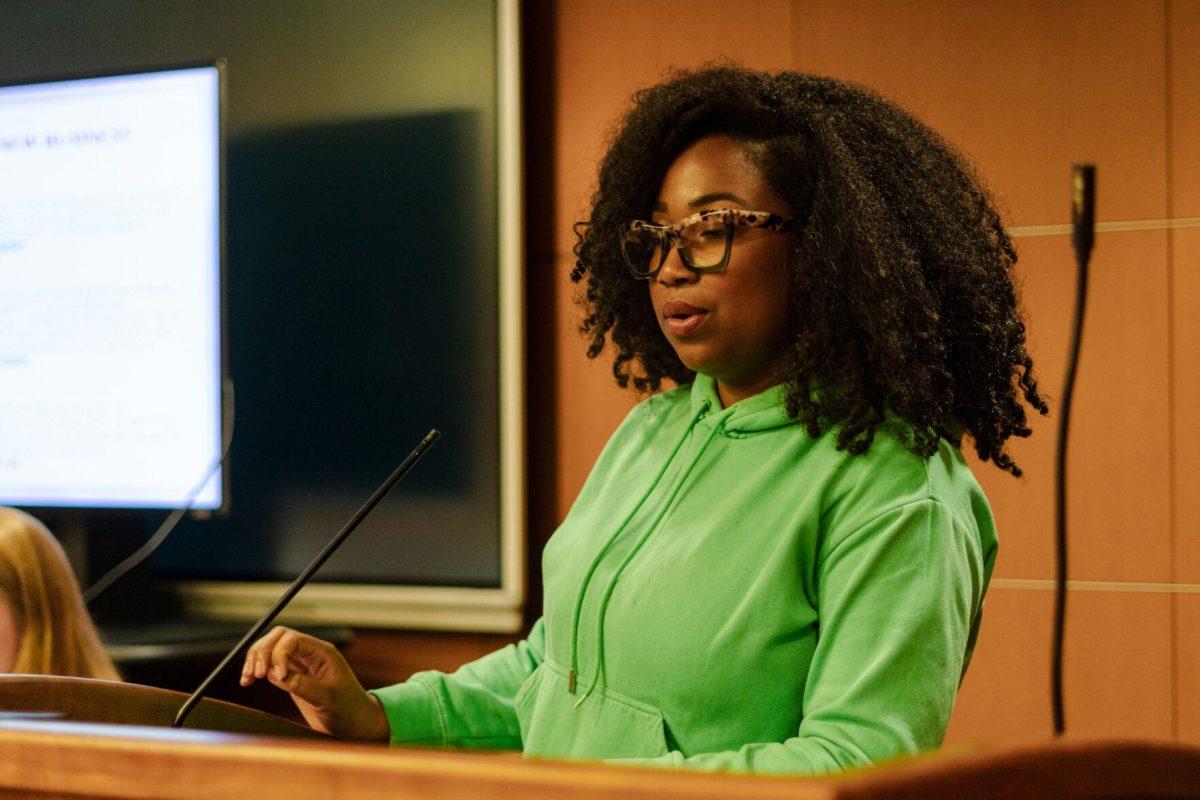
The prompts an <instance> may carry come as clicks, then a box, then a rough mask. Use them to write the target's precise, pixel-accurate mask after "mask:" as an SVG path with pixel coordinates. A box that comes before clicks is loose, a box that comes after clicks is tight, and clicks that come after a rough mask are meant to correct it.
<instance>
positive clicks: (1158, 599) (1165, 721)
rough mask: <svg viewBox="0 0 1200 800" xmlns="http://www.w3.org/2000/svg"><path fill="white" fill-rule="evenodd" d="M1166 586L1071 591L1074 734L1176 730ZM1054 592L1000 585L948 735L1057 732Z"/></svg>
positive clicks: (992, 738) (1010, 739) (990, 737)
mask: <svg viewBox="0 0 1200 800" xmlns="http://www.w3.org/2000/svg"><path fill="white" fill-rule="evenodd" d="M1170 603H1171V596H1170V595H1167V594H1151V593H1134V592H1071V594H1070V596H1069V598H1068V603H1067V608H1068V615H1069V621H1068V626H1067V643H1066V655H1065V658H1064V662H1063V663H1064V704H1065V707H1066V712H1067V732H1068V734H1072V735H1085V736H1087V735H1108V736H1122V737H1125V736H1133V737H1136V736H1148V737H1155V738H1169V737H1170V736H1171V713H1172V712H1171V688H1170V650H1171V631H1170V620H1169V606H1170ZM1052 604H1053V594H1052V592H1049V591H1041V590H1028V591H1027V590H1013V589H996V590H994V591H993V592H992V593H991V594H990V595H989V597H988V599H987V603H986V605H985V610H984V621H983V627H982V628H981V631H980V638H979V645H978V648H977V651H976V654H975V658H974V659H973V661H972V663H971V666H970V669H969V670H968V672H967V676H966V679H965V680H964V681H963V685H962V689H961V690H960V691H959V694H958V701H957V703H956V706H955V709H954V715H953V718H952V719H951V723H950V731H949V733H948V734H947V737H946V741H947V743H959V742H976V743H983V744H987V745H1001V744H1013V743H1017V742H1022V741H1029V740H1032V739H1043V740H1044V739H1045V738H1047V737H1048V736H1050V735H1051V734H1052V724H1051V716H1050V612H1051V609H1052Z"/></svg>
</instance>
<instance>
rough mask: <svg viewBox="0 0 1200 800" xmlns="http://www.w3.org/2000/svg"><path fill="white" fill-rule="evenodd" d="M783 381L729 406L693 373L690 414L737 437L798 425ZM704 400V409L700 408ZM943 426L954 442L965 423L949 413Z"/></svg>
mask: <svg viewBox="0 0 1200 800" xmlns="http://www.w3.org/2000/svg"><path fill="white" fill-rule="evenodd" d="M785 386H786V385H785V384H783V383H777V384H775V385H774V386H772V387H771V388H770V389H766V390H765V391H762V392H759V393H758V394H756V395H754V396H752V397H747V398H746V399H745V400H742V401H740V402H737V403H734V404H733V405H732V406H730V407H729V408H725V407H723V406H722V405H721V397H720V395H718V394H717V381H716V379H715V378H713V377H712V376H710V375H705V374H703V373H699V372H698V373H696V379H695V381H693V383H692V389H691V407H692V414H693V416H694V417H695V416H699V418H701V419H703V418H705V417H714V418H716V419H717V420H718V422H719V424H720V426H721V428H722V430H723V431H724V432H725V433H726V434H727V435H729V436H733V437H734V438H737V437H738V436H739V435H744V434H751V433H761V432H763V431H769V430H774V429H775V428H783V427H787V426H788V425H800V424H801V423H800V420H797V419H793V418H791V417H789V416H788V415H787V407H786V402H785V397H784V393H785ZM812 398H813V400H819V399H820V391H819V390H817V389H814V390H813V392H812ZM706 404H707V406H708V408H707V410H703V409H704V406H705V405H706ZM885 416H886V418H887V420H888V422H890V423H892V424H893V425H898V426H899V427H898V430H903V429H904V428H911V426H909V425H907V424H906V423H904V422H903V420H902V419H901V418H900V417H898V416H897V415H896V414H895V413H894V412H893V411H892V410H891V409H890V408H887V409H885ZM946 428H947V429H948V431H949V432H950V433H951V435H952V437H953V439H952V441H954V442H955V444H956V446H958V445H959V444H960V441H959V440H961V439H962V435H963V431H964V426H963V423H962V421H961V420H959V419H958V418H957V417H955V416H953V415H952V416H950V417H948V418H947V419H946Z"/></svg>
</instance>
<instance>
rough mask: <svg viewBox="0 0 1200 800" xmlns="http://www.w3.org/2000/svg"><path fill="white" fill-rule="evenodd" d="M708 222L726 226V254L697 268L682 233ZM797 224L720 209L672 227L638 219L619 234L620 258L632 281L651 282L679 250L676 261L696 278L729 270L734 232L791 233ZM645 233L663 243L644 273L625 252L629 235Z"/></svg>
mask: <svg viewBox="0 0 1200 800" xmlns="http://www.w3.org/2000/svg"><path fill="white" fill-rule="evenodd" d="M709 220H720V221H721V222H723V223H724V225H725V252H724V254H723V255H722V256H721V260H720V261H719V262H718V263H716V264H714V265H712V266H697V265H696V263H695V262H694V261H692V258H691V256H689V255H688V251H687V247H685V246H684V245H685V242H684V241H683V235H682V234H683V230H684V229H685V228H687V227H689V226H691V225H695V224H696V223H697V222H708V221H709ZM795 223H796V220H795V219H794V218H790V217H784V216H782V215H780V214H774V213H772V212H770V211H749V210H747V209H744V208H722V209H716V210H712V211H698V212H696V213H695V214H692V215H691V216H689V217H685V218H684V219H681V220H679V222H676V223H675V224H674V225H655V224H654V223H652V222H647V221H645V220H641V219H635V220H633V221H632V222H630V223H629V228H628V229H626V230H624V231H622V232H621V256H622V258H624V259H625V266H627V267H629V271H630V272H632V273H633V277H635V278H637V279H638V280H647V281H648V280H652V279H653V278H654V277H655V276H657V275H658V273H659V272H661V271H662V268H663V265H664V264H666V263H667V259H668V258H669V257H670V255H671V250H673V249H678V250H679V258H680V260H681V261H682V262H683V263H684V265H685V266H686V267H687V268H688V269H690V270H692V271H693V272H695V273H698V274H701V275H702V274H704V273H707V272H720V271H722V270H724V269H725V268H726V267H727V266H729V256H730V254H731V253H732V252H733V232H734V229H735V228H738V227H742V228H763V229H765V230H771V231H790V230H792V229H793V228H794V227H795ZM641 231H648V232H650V233H654V234H657V235H658V237H659V239H660V241H661V242H662V244H661V248H660V253H661V255H660V257H659V259H658V265H657V266H656V267H654V269H653V270H651V271H649V272H645V271H643V270H640V269H638V268H637V266H636V265H634V263H633V261H631V260H630V258H629V252H628V251H627V250H626V248H625V244H626V242H628V241H629V240H630V238H631V236H632V234H634V233H637V232H641Z"/></svg>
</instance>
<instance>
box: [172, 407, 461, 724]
mask: <svg viewBox="0 0 1200 800" xmlns="http://www.w3.org/2000/svg"><path fill="white" fill-rule="evenodd" d="M439 436H441V433H440V432H439V431H438V430H437V429H436V428H435V429H434V430H431V431H430V432H429V433H428V434H426V436H425V438H424V439H422V440H421V442H420V444H418V445H417V446H416V448H414V449H413V451H412V452H411V453H409V454H408V457H407V458H405V459H404V461H402V462H400V466H398V467H396V469H395V471H393V472H392V474H391V475H390V476H388V479H387V480H385V481H384V482H383V484H382V485H380V487H379V488H378V489H376V490H375V493H374V494H373V495H371V497H370V498H369V499H368V500H367V502H366V503H364V504H363V507H362V508H360V509H359V510H358V511H357V512H356V513H355V514H354V516H353V517H351V518H350V521H349V522H347V523H346V525H345V526H344V527H343V528H342V529H341V531H339V532H338V534H337V535H336V536H334V537H333V539H331V540H330V542H329V544H327V545H325V549H323V550H322V551H321V552H320V553H318V554H317V557H316V558H314V559H313V560H312V563H310V564H309V565H308V566H307V567H305V568H304V571H303V572H301V573H300V576H299V577H298V578H296V580H295V581H293V582H292V585H291V586H289V587H288V589H287V591H286V592H284V593H283V595H282V596H281V597H280V598H279V599H278V600H276V601H275V605H273V606H271V609H270V610H269V611H267V613H266V614H264V615H263V616H262V619H260V620H259V621H258V622H256V623H254V626H253V627H251V628H250V630H249V631H248V632H247V633H246V635H245V636H243V637H242V640H241V641H240V642H238V643H237V645H236V646H235V647H234V648H233V649H232V650H231V651H229V654H228V655H226V656H225V658H224V659H223V660H222V661H221V663H220V664H218V665H217V668H216V669H214V670H213V671H212V672H211V673H210V674H209V676H208V677H207V678H205V679H204V682H203V683H201V684H200V687H199V688H198V689H196V691H195V692H193V693H192V696H191V697H189V698H188V699H187V702H185V703H184V704H183V706H182V707H181V708H180V709H179V713H178V714H176V715H175V721H174V722H172V723H171V727H172V728H182V727H183V722H184V720H186V719H187V717H188V714H190V713H191V712H192V709H193V708H194V707H195V706H196V704H197V703H199V702H200V699H201V698H203V697H204V695H205V693H206V692H207V691H208V688H209V686H211V685H212V683H213V681H215V680H216V679H217V677H218V676H220V675H221V673H222V672H224V671H225V668H226V667H228V666H229V665H230V664H231V663H233V662H234V661H235V660H236V659H238V658H240V657H241V656H242V655H243V654H244V653H245V652H246V650H248V649H249V647H250V644H251V643H252V642H254V640H255V639H257V638H258V637H259V636H261V635H262V632H263V631H264V630H266V628H267V626H268V625H270V624H271V623H272V622H274V621H275V618H276V617H278V616H279V614H280V612H282V611H283V609H284V608H286V607H287V604H288V603H290V602H291V600H292V598H293V597H295V596H296V594H297V593H298V592H299V591H300V590H301V589H302V588H304V585H305V584H306V583H308V581H309V579H310V578H312V576H313V575H314V574H315V573H316V571H317V570H318V569H320V568H321V565H322V564H324V563H325V562H326V561H327V560H328V559H329V557H330V556H331V555H333V553H334V551H336V550H337V549H338V547H339V546H340V545H341V543H342V541H344V540H345V538H346V537H347V536H349V535H350V534H351V533H352V532H353V531H354V529H355V528H357V527H358V525H359V523H360V522H362V521H363V519H364V518H365V517H366V516H367V514H369V513H371V511H372V510H373V509H374V508H375V506H377V505H379V501H380V500H382V499H383V498H384V496H385V495H387V493H388V492H390V491H391V490H392V487H393V486H395V485H396V484H397V483H398V482H399V481H400V479H401V478H403V477H404V474H405V473H406V472H408V471H409V469H411V468H412V466H413V464H415V463H416V462H417V459H418V458H420V457H421V456H422V455H423V454H424V453H425V451H426V450H428V449H429V446H430V445H432V444H433V443H434V442H435V441H437V439H438V437H439Z"/></svg>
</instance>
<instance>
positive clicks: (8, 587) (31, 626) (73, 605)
mask: <svg viewBox="0 0 1200 800" xmlns="http://www.w3.org/2000/svg"><path fill="white" fill-rule="evenodd" d="M0 599H3V600H6V601H8V603H9V604H10V606H11V607H12V613H13V616H14V617H15V619H16V623H17V634H18V636H19V637H20V638H19V640H18V642H17V661H16V664H15V665H14V667H13V672H15V673H20V674H26V675H69V676H75V677H79V678H107V679H110V680H120V675H119V674H118V673H117V668H116V667H115V666H114V665H113V662H112V659H111V658H109V657H108V654H107V653H106V652H104V646H103V645H102V644H101V643H100V636H99V634H97V633H96V626H95V625H94V624H93V623H92V618H91V616H90V615H89V614H88V611H87V608H86V607H85V606H84V604H83V596H82V595H81V594H80V592H79V583H78V582H77V581H76V580H75V574H74V573H73V572H72V571H71V566H70V564H69V563H68V562H67V556H66V554H65V553H64V552H63V549H62V546H61V545H60V544H59V543H58V540H57V539H55V538H54V536H53V535H52V534H51V533H50V531H48V530H47V529H46V526H45V525H43V524H42V523H41V522H39V521H38V520H36V519H34V518H33V517H31V516H30V515H28V514H26V513H25V512H23V511H18V510H16V509H15V508H5V507H0Z"/></svg>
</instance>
